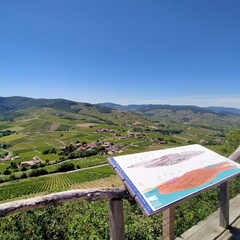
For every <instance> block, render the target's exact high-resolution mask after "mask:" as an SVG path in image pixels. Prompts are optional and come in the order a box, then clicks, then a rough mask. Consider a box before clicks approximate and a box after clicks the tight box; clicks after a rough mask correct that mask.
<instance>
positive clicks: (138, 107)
mask: <svg viewBox="0 0 240 240" xmlns="http://www.w3.org/2000/svg"><path fill="white" fill-rule="evenodd" d="M99 104H100V105H103V106H106V107H109V108H113V109H117V110H124V111H140V112H146V111H149V110H163V109H165V110H171V111H173V112H176V111H179V110H190V111H192V112H193V113H219V114H223V115H226V114H238V115H240V109H237V108H226V107H198V106H192V105H176V106H175V105H167V104H163V105H159V104H140V105H136V104H130V105H120V104H115V103H108V102H107V103H99Z"/></svg>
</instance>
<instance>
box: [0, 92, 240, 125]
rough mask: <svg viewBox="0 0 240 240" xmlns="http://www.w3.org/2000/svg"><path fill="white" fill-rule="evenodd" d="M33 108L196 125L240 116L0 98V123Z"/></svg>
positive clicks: (228, 111) (225, 111)
mask: <svg viewBox="0 0 240 240" xmlns="http://www.w3.org/2000/svg"><path fill="white" fill-rule="evenodd" d="M31 107H42V108H53V109H57V110H62V111H66V112H70V113H75V114H78V113H80V112H85V114H86V111H87V115H89V116H94V117H96V114H99V113H101V114H106V113H109V114H110V113H112V110H119V111H127V112H132V113H135V114H139V115H141V116H142V117H148V118H149V117H151V118H152V119H159V118H162V117H171V118H175V119H176V120H180V121H184V122H186V121H193V120H194V119H196V118H197V117H199V116H202V117H205V118H206V116H204V115H206V114H208V115H209V114H210V115H212V116H215V117H222V116H225V117H227V116H233V117H234V116H236V117H239V116H240V109H236V108H225V107H208V108H203V107H198V106H193V105H179V106H175V105H167V104H165V105H160V104H141V105H137V104H130V105H120V104H115V103H110V102H109V103H99V104H90V103H80V102H75V101H71V100H66V99H60V98H59V99H44V98H40V99H35V98H29V97H20V96H14V97H0V120H12V119H14V118H16V117H19V116H21V115H23V113H22V111H19V110H23V109H27V108H31Z"/></svg>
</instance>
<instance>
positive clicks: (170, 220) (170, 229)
mask: <svg viewBox="0 0 240 240" xmlns="http://www.w3.org/2000/svg"><path fill="white" fill-rule="evenodd" d="M174 218H175V206H174V205H173V206H170V207H169V208H167V209H166V210H164V211H163V240H173V239H174Z"/></svg>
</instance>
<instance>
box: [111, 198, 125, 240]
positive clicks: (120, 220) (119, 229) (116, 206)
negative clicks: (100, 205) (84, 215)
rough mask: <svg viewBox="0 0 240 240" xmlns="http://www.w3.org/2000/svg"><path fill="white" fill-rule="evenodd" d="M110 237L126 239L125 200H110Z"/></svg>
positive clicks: (114, 239)
mask: <svg viewBox="0 0 240 240" xmlns="http://www.w3.org/2000/svg"><path fill="white" fill-rule="evenodd" d="M109 221H110V239H111V240H124V214H123V200H122V199H121V198H119V199H112V200H109Z"/></svg>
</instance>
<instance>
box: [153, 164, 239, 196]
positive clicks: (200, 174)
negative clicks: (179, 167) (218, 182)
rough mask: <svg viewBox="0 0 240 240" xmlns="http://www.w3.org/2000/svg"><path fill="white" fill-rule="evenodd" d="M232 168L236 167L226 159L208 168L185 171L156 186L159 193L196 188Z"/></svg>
mask: <svg viewBox="0 0 240 240" xmlns="http://www.w3.org/2000/svg"><path fill="white" fill-rule="evenodd" d="M233 168H237V167H236V166H235V165H231V164H229V162H227V161H226V162H222V163H220V164H218V165H214V166H212V167H209V168H207V167H206V168H200V169H195V170H192V171H189V172H187V173H185V174H184V175H182V176H181V177H178V178H175V179H172V180H170V181H168V182H165V183H163V184H161V185H159V186H158V187H157V188H158V190H159V192H160V193H161V194H170V193H173V192H178V191H183V190H186V189H189V188H196V187H199V186H201V185H203V184H205V183H208V182H210V181H211V180H214V179H215V178H216V176H217V175H218V174H219V173H221V172H223V171H225V170H228V169H233Z"/></svg>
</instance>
